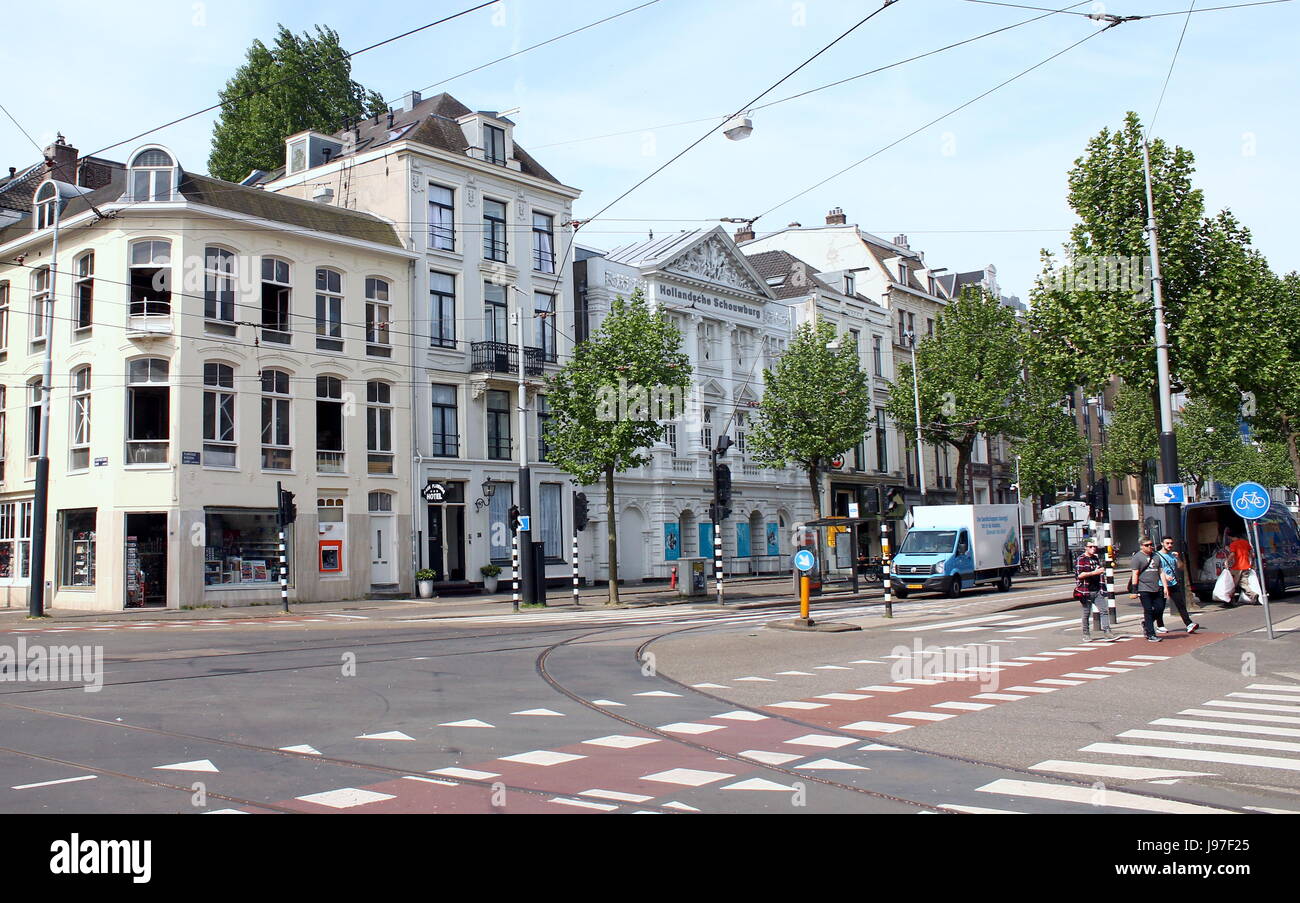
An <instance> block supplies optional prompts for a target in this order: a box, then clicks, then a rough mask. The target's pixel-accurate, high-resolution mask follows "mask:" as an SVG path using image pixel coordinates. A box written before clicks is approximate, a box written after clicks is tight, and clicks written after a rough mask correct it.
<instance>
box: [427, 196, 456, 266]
mask: <svg viewBox="0 0 1300 903" xmlns="http://www.w3.org/2000/svg"><path fill="white" fill-rule="evenodd" d="M454 200H455V195H454V194H453V193H452V190H451V189H450V188H443V187H442V186H441V185H432V184H431V185H430V186H429V247H431V248H437V249H438V250H440V251H454V250H456V207H455V203H454Z"/></svg>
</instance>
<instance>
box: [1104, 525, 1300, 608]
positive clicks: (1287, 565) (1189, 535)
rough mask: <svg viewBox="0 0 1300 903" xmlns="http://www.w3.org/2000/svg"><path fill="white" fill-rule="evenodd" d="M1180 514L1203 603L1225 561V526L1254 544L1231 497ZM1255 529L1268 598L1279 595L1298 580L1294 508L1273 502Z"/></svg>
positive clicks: (1192, 579) (1191, 578)
mask: <svg viewBox="0 0 1300 903" xmlns="http://www.w3.org/2000/svg"><path fill="white" fill-rule="evenodd" d="M1182 514H1183V541H1184V551H1185V554H1184V556H1183V560H1184V561H1185V562H1186V565H1187V580H1188V583H1190V584H1191V589H1192V592H1194V593H1195V594H1196V595H1197V597H1198V598H1199V599H1200V600H1201V601H1202V602H1209V601H1211V593H1212V592H1213V590H1214V581H1215V580H1216V579H1217V578H1218V576H1219V572H1220V571H1221V570H1223V568H1224V567H1225V565H1226V563H1227V546H1228V544H1227V542H1226V537H1225V536H1224V530H1225V529H1226V528H1228V527H1231V528H1232V529H1234V530H1235V531H1236V532H1237V535H1238V536H1241V537H1243V538H1244V539H1247V540H1249V541H1250V543H1251V545H1252V546H1254V545H1255V542H1254V540H1253V539H1252V538H1251V536H1250V534H1249V533H1247V532H1246V522H1245V521H1243V520H1242V519H1241V517H1240V516H1239V515H1238V514H1237V513H1236V512H1235V511H1233V510H1232V505H1231V503H1229V502H1227V501H1208V502H1192V503H1190V504H1187V505H1183V506H1182ZM1256 529H1257V531H1258V533H1259V548H1258V549H1257V550H1256V553H1257V554H1258V555H1259V556H1260V557H1261V559H1262V561H1263V565H1264V580H1265V582H1266V583H1267V585H1268V594H1269V598H1277V597H1279V596H1281V595H1283V594H1284V593H1285V592H1286V591H1287V588H1288V587H1289V586H1293V585H1295V584H1296V583H1298V582H1300V533H1298V532H1297V529H1296V522H1295V518H1293V517H1292V516H1291V512H1290V511H1288V510H1287V509H1286V506H1284V505H1279V504H1278V503H1277V502H1273V503H1272V504H1270V505H1269V509H1268V512H1267V513H1266V514H1265V515H1264V516H1263V517H1261V518H1260V519H1259V521H1258V522H1257V523H1256ZM1156 538H1157V539H1159V537H1156ZM1125 563H1127V562H1125Z"/></svg>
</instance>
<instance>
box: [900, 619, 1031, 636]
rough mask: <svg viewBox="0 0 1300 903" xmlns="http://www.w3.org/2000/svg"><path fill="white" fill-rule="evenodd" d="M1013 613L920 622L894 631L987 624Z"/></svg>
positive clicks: (909, 631)
mask: <svg viewBox="0 0 1300 903" xmlns="http://www.w3.org/2000/svg"><path fill="white" fill-rule="evenodd" d="M1014 617H1015V615H984V616H983V617H979V618H966V619H965V620H963V621H941V622H939V623H936V624H922V625H920V626H919V627H895V628H894V632H896V633H897V632H899V631H902V632H904V633H915V632H916V631H918V630H944V629H946V628H949V627H964V626H966V625H967V624H987V623H989V622H990V621H1009V620H1011V619H1012V618H1014Z"/></svg>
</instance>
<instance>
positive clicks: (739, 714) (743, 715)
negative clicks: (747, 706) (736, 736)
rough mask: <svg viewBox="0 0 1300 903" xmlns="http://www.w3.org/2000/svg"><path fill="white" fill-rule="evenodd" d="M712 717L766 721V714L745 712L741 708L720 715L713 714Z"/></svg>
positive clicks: (730, 719) (729, 719)
mask: <svg viewBox="0 0 1300 903" xmlns="http://www.w3.org/2000/svg"><path fill="white" fill-rule="evenodd" d="M711 717H713V718H724V719H726V720H727V721H766V720H767V718H768V716H767V715H762V714H759V713H758V712H746V711H744V710H743V709H742V710H737V711H734V712H723V713H722V714H721V715H713V716H711Z"/></svg>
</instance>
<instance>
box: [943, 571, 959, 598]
mask: <svg viewBox="0 0 1300 903" xmlns="http://www.w3.org/2000/svg"><path fill="white" fill-rule="evenodd" d="M944 595H945V596H947V597H948V598H949V599H956V598H957V597H958V596H960V595H961V575H960V574H953V575H952V576H951V577H949V578H948V588H947V591H946V592H945V593H944Z"/></svg>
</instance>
